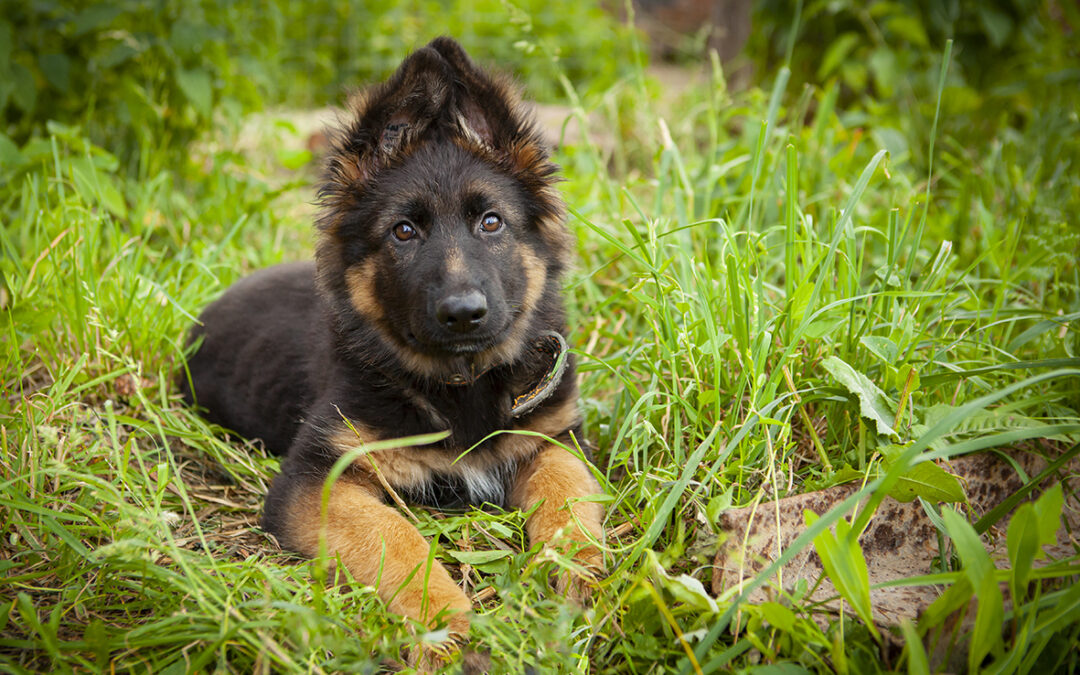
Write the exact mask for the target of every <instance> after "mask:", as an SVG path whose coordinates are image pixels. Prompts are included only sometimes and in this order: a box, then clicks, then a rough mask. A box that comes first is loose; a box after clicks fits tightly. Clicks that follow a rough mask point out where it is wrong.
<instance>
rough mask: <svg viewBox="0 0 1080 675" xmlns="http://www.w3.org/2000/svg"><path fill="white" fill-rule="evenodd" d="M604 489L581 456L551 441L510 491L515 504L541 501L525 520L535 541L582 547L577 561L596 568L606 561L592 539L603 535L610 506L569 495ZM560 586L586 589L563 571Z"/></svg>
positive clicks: (577, 593) (578, 592) (575, 593)
mask: <svg viewBox="0 0 1080 675" xmlns="http://www.w3.org/2000/svg"><path fill="white" fill-rule="evenodd" d="M599 493H600V486H599V485H598V484H597V482H596V480H595V479H594V478H593V477H592V474H591V473H589V469H588V468H587V467H586V466H585V464H584V463H583V462H582V461H581V460H580V459H578V458H577V457H574V456H573V455H572V454H570V453H569V452H567V451H566V450H564V449H563V448H561V447H559V446H557V445H552V444H545V445H544V447H542V448H541V449H540V452H538V453H537V454H536V456H535V457H534V458H533V459H532V461H531V462H529V463H528V464H526V465H525V466H523V467H522V468H521V470H520V471H519V472H518V475H517V477H516V478H515V479H514V485H513V488H512V489H511V492H510V505H511V506H513V507H515V508H520V509H525V510H527V509H530V508H532V507H533V505H535V504H537V503H538V502H539V503H540V505H539V506H538V507H537V509H536V511H535V512H533V514H532V516H530V518H529V520H528V522H526V523H525V529H526V530H527V531H528V533H529V541H531V542H538V541H541V542H544V543H545V544H551V545H553V546H556V547H559V548H567V547H568V546H569V547H571V548H578V551H577V553H576V554H575V558H576V559H577V561H578V562H580V563H582V564H583V565H585V566H586V567H588V568H589V569H591V570H593V571H600V570H602V569H603V564H604V558H603V555H602V554H601V552H600V549H598V548H597V547H596V546H595V545H592V544H590V543H589V541H590V537H591V539H592V540H594V541H602V538H603V534H604V530H603V520H604V507H602V506H601V505H600V504H598V503H596V502H588V501H578V502H576V503H574V504H573V505H572V506H567V500H569V499H575V498H580V497H588V496H590V495H596V494H599ZM582 528H584V530H585V531H587V532H588V535H586V533H585V532H583V531H582ZM557 586H558V588H557V590H558V591H559V592H560V593H569V594H570V595H571V596H572V597H575V599H581V597H582V596H584V595H585V590H586V589H585V587H584V585H582V584H574V583H571V580H570V579H568V578H567V577H566V576H565V575H562V576H560V577H559V580H558V583H557Z"/></svg>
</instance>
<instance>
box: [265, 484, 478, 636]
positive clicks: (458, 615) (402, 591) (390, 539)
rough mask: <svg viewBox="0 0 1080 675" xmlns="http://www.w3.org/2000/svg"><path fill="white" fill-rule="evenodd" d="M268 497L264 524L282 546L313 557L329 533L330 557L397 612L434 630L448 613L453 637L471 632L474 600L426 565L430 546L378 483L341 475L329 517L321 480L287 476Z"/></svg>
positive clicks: (444, 574)
mask: <svg viewBox="0 0 1080 675" xmlns="http://www.w3.org/2000/svg"><path fill="white" fill-rule="evenodd" d="M270 492H271V494H270V495H269V497H268V509H267V518H266V522H267V525H268V527H269V529H270V530H271V531H273V532H274V533H275V534H276V535H277V536H278V539H279V540H280V541H281V544H282V545H283V546H285V547H287V548H290V549H293V550H296V551H298V552H300V553H304V554H305V555H309V556H315V555H317V554H318V553H319V538H320V536H321V533H323V532H325V536H326V545H327V550H328V552H329V554H330V555H331V556H339V557H340V558H341V561H342V562H343V563H344V564H345V566H346V567H347V568H348V570H349V572H351V573H352V575H353V577H355V578H356V580H357V581H359V582H360V583H363V584H368V585H371V586H376V587H377V588H378V592H379V597H381V598H382V599H383V600H384V601H385V602H386V603H387V606H388V607H389V608H390V609H391V610H392V611H394V612H396V613H398V614H401V615H404V616H407V617H409V618H411V619H415V620H417V621H420V622H422V623H424V624H425V625H428V626H434V625H435V619H436V616H437V615H439V613H440V612H443V611H444V610H446V614H445V615H444V616H443V618H444V619H445V620H447V621H448V623H449V628H450V632H451V634H453V635H454V636H455V637H459V638H460V637H464V636H465V634H466V633H467V632H468V628H469V619H468V616H467V612H468V611H469V610H470V609H471V608H472V603H471V602H470V601H469V598H468V597H467V596H466V595H465V593H464V592H463V591H462V590H461V589H460V588H458V586H457V584H455V583H454V581H453V579H451V578H450V575H449V574H448V573H447V571H446V568H444V567H443V566H442V565H441V564H440V563H439V561H437V560H433V561H432V565H431V566H430V568H429V567H428V565H427V562H428V554H429V551H430V547H429V545H428V542H427V541H425V540H424V537H423V536H422V535H421V534H420V532H419V531H418V530H417V529H416V528H415V527H414V526H413V525H412V524H411V523H409V521H407V520H406V519H405V518H404V517H403V516H402V515H401V514H400V513H399V512H398V511H397V510H396V509H394V508H391V507H390V506H387V505H386V504H383V503H382V501H381V500H380V499H379V496H378V495H379V490H378V488H377V487H376V486H374V485H369V484H366V483H365V482H361V481H356V480H354V479H351V478H350V477H347V476H345V477H342V478H340V479H339V480H338V481H337V482H336V483H335V484H334V486H333V487H332V488H331V490H330V498H329V501H328V504H327V510H326V514H325V517H324V515H323V512H322V493H323V483H322V481H319V480H302V479H300V480H298V479H297V478H295V477H290V476H289V475H287V474H281V475H279V476H278V477H277V478H276V479H275V481H274V484H273V485H272V486H271V489H270ZM275 492H276V494H275Z"/></svg>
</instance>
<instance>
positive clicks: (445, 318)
mask: <svg viewBox="0 0 1080 675" xmlns="http://www.w3.org/2000/svg"><path fill="white" fill-rule="evenodd" d="M486 315H487V298H486V297H484V294H483V293H481V292H480V291H469V292H467V293H460V294H458V295H451V296H448V297H445V298H443V299H442V300H441V301H440V302H439V304H438V306H437V307H436V308H435V318H436V319H438V321H439V323H440V324H442V325H443V326H445V327H446V328H447V330H451V331H453V332H455V333H468V332H470V331H474V330H476V329H477V328H479V327H480V324H481V323H483V321H484V316H486Z"/></svg>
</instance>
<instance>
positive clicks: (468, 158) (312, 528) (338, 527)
mask: <svg viewBox="0 0 1080 675" xmlns="http://www.w3.org/2000/svg"><path fill="white" fill-rule="evenodd" d="M556 171H557V167H556V166H555V165H554V164H552V163H551V161H550V160H549V156H548V151H547V149H546V148H545V146H544V143H543V141H542V140H541V136H540V134H539V133H538V131H537V130H536V128H535V126H534V122H533V121H532V119H531V117H530V116H529V115H528V114H527V113H526V112H525V111H524V110H523V109H522V107H521V104H520V102H519V100H518V98H517V95H516V93H515V91H514V89H513V87H512V86H511V85H510V84H509V83H508V82H507V81H506V80H504V79H500V78H498V77H495V76H492V75H490V74H488V73H485V72H484V71H482V70H481V69H479V68H478V67H477V66H476V65H474V64H473V63H472V61H470V59H469V57H468V56H467V55H466V54H465V52H464V50H463V49H462V48H461V46H460V45H458V44H457V43H456V42H454V41H453V40H451V39H449V38H439V39H437V40H435V41H433V42H432V43H431V44H429V45H428V46H426V47H424V48H423V49H420V50H418V51H416V52H415V53H413V54H412V55H410V56H409V57H408V58H406V59H405V61H404V62H403V63H402V64H401V66H400V67H399V68H398V70H397V72H395V73H394V74H393V76H391V77H390V79H389V80H388V81H386V82H385V83H382V84H380V85H377V86H374V87H372V88H370V89H368V90H367V91H365V92H362V93H361V94H360V95H359V96H357V97H356V98H355V99H354V100H353V101H352V102H351V115H350V120H349V121H348V123H347V124H345V125H344V127H343V128H342V129H340V130H339V131H338V132H337V134H336V135H335V137H334V139H333V141H332V148H331V150H330V153H329V156H328V159H327V162H326V168H325V175H324V179H323V182H322V185H321V189H320V197H321V215H320V216H319V219H318V235H319V236H318V246H317V250H316V255H315V263H314V264H310V263H295V264H286V265H280V266H277V267H273V268H270V269H267V270H263V271H260V272H257V273H255V274H253V275H251V276H250V277H247V278H245V279H243V280H241V281H239V282H238V283H236V285H234V286H233V287H232V288H230V289H229V290H228V291H227V292H226V293H225V295H224V296H222V297H221V298H220V299H219V300H217V301H216V302H214V303H213V304H212V305H210V306H209V307H208V308H207V309H206V310H205V311H204V312H203V314H202V317H201V319H200V324H199V325H198V326H197V327H195V329H194V330H193V331H192V340H193V341H196V340H201V343H200V344H199V346H198V348H197V350H196V351H195V353H194V354H193V355H192V356H191V358H190V359H189V360H188V363H187V366H188V373H189V380H187V381H186V382H185V383H184V384H183V385H182V389H183V390H184V394H185V398H186V399H187V400H188V401H189V402H191V403H193V404H197V405H199V406H201V407H203V408H205V410H206V415H207V417H208V418H209V419H210V420H212V421H214V422H217V423H219V424H221V425H223V426H225V427H228V428H231V429H234V430H236V431H237V432H239V433H240V434H243V435H244V436H247V437H249V438H258V439H262V441H263V443H264V444H265V445H266V447H267V448H269V449H270V450H271V451H273V452H275V453H278V454H284V455H285V459H284V461H283V462H282V465H281V473H280V474H279V475H278V476H277V477H276V478H275V479H274V481H273V484H272V485H271V487H270V492H269V494H268V495H267V497H266V509H265V513H264V515H263V525H264V527H265V528H266V529H267V530H268V531H269V532H272V533H273V534H274V535H275V536H276V537H277V539H278V541H279V542H280V543H281V544H282V546H284V547H287V548H290V549H293V550H296V551H299V552H301V553H304V554H306V555H315V554H316V553H317V551H318V550H319V541H320V537H325V541H326V543H327V546H328V549H329V552H330V554H331V555H332V556H339V557H340V559H341V561H342V562H343V563H344V564H345V565H346V566H347V567H348V569H349V571H350V572H351V573H352V574H353V576H354V577H355V578H356V579H357V580H358V581H359V582H361V583H364V584H369V585H372V586H377V587H378V592H379V595H380V596H381V597H382V598H383V599H384V601H385V602H386V603H387V604H388V606H389V607H390V609H391V610H393V611H395V612H397V613H399V614H403V615H405V616H407V617H409V618H411V619H414V620H417V621H420V622H423V623H424V624H427V625H429V626H432V625H435V624H436V622H437V621H438V620H440V619H445V620H447V621H448V623H449V626H450V629H451V632H452V634H454V635H456V636H461V635H463V634H464V633H466V631H467V628H468V616H467V612H468V610H469V609H470V608H471V603H470V601H469V598H468V597H466V595H465V594H464V593H463V592H462V590H461V589H460V588H459V587H458V586H457V585H456V584H455V583H454V581H453V580H452V579H451V578H450V575H449V574H448V573H447V571H446V570H445V569H444V568H443V567H442V566H441V565H440V564H439V563H438V562H435V564H434V568H433V569H430V570H428V569H426V565H427V560H428V551H429V547H428V543H427V542H426V541H425V540H424V539H423V537H422V536H421V535H420V533H419V532H418V531H417V530H416V528H415V527H413V525H411V524H410V523H409V521H408V520H406V519H405V518H404V517H403V516H402V515H401V514H400V513H399V512H398V511H397V509H396V508H394V507H393V506H391V505H389V504H388V499H389V498H390V497H393V498H395V501H396V500H397V499H399V498H400V499H404V500H407V501H409V500H411V501H413V502H417V503H420V504H425V505H429V506H434V507H461V506H464V505H469V504H474V505H479V504H482V503H484V502H489V503H491V504H496V505H500V506H507V507H511V508H520V509H531V508H532V507H534V506H536V505H537V504H539V506H538V507H537V508H536V510H535V511H534V512H533V514H532V515H531V516H530V518H529V520H528V522H527V524H526V528H527V531H528V534H529V538H530V539H531V540H532V541H533V542H545V543H551V544H552V545H556V546H559V547H565V548H567V549H572V551H573V552H576V553H575V554H576V557H577V559H578V560H579V561H580V562H582V563H584V564H585V565H586V566H587V567H589V568H592V569H598V568H600V566H601V563H602V557H601V554H600V551H599V549H598V548H597V547H596V546H595V545H594V543H592V542H597V541H599V540H600V538H601V537H602V535H603V530H602V520H603V509H602V507H601V506H600V505H599V504H598V503H596V502H595V501H588V500H581V498H585V497H588V496H590V495H595V494H597V493H598V492H599V485H598V484H597V482H596V481H595V480H594V479H593V477H592V475H591V473H590V471H589V469H588V468H587V467H586V465H585V463H584V462H582V461H581V460H580V459H578V458H577V457H575V456H574V455H573V454H571V453H570V452H567V451H566V450H565V449H564V448H563V447H560V445H559V444H556V443H552V442H550V441H549V440H546V439H544V438H541V437H539V436H537V435H535V434H531V433H525V434H515V433H498V432H514V431H524V432H537V433H539V434H542V435H544V436H546V437H548V438H550V439H553V440H555V441H558V442H559V443H562V444H564V445H572V443H573V441H572V440H571V435H572V434H577V433H579V431H580V425H581V420H580V417H579V412H578V407H577V388H576V384H575V377H574V364H573V359H572V358H571V357H569V356H567V354H566V346H565V342H564V341H563V338H562V334H563V333H564V332H565V329H566V328H565V319H564V310H563V304H562V299H561V297H560V277H561V275H562V272H563V270H564V268H565V266H566V265H567V262H568V260H569V257H570V254H571V246H572V242H571V238H570V235H569V233H568V232H567V230H566V228H565V223H564V220H565V215H564V205H563V202H562V200H561V198H560V196H559V194H558V192H557V191H556V189H555V187H554V183H555V181H556V180H557V177H556ZM346 420H348V423H346ZM432 432H447V433H448V435H447V436H446V438H445V439H444V440H442V441H440V442H437V443H434V444H432V445H425V446H417V447H409V446H405V447H395V448H393V449H379V450H377V451H369V452H363V453H362V454H360V455H359V456H358V458H357V459H356V460H355V461H353V462H352V463H351V464H350V465H349V466H348V468H347V469H346V471H345V472H344V473H343V474H342V475H341V477H340V478H339V479H338V480H337V481H336V482H335V483H334V484H333V486H332V487H331V490H330V495H329V501H328V503H327V504H325V510H324V503H323V500H322V492H323V485H324V482H325V479H326V478H327V476H328V474H329V472H330V470H331V467H332V466H333V465H334V463H335V462H336V461H337V460H338V459H339V458H340V457H341V455H342V453H345V452H349V451H351V450H354V449H355V448H357V447H362V446H365V445H367V444H370V443H371V442H373V441H379V440H387V439H397V438H402V437H407V436H414V435H418V434H429V433H432ZM558 585H559V586H560V588H559V591H560V592H563V591H566V590H567V588H566V585H567V582H566V581H565V580H561V581H560V582H559V584H558ZM569 585H570V587H571V588H570V590H571V591H573V590H574V588H575V587H577V588H580V586H579V585H578V584H569ZM440 613H444V614H445V615H444V616H443V617H438V615H440Z"/></svg>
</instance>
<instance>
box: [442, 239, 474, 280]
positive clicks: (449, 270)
mask: <svg viewBox="0 0 1080 675" xmlns="http://www.w3.org/2000/svg"><path fill="white" fill-rule="evenodd" d="M445 270H446V276H447V277H448V278H451V279H454V278H457V277H463V276H465V275H466V274H467V273H468V272H469V270H468V268H467V267H466V266H465V256H463V255H461V249H460V248H458V247H456V246H454V247H452V248H450V249H449V250H447V252H446V267H445Z"/></svg>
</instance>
